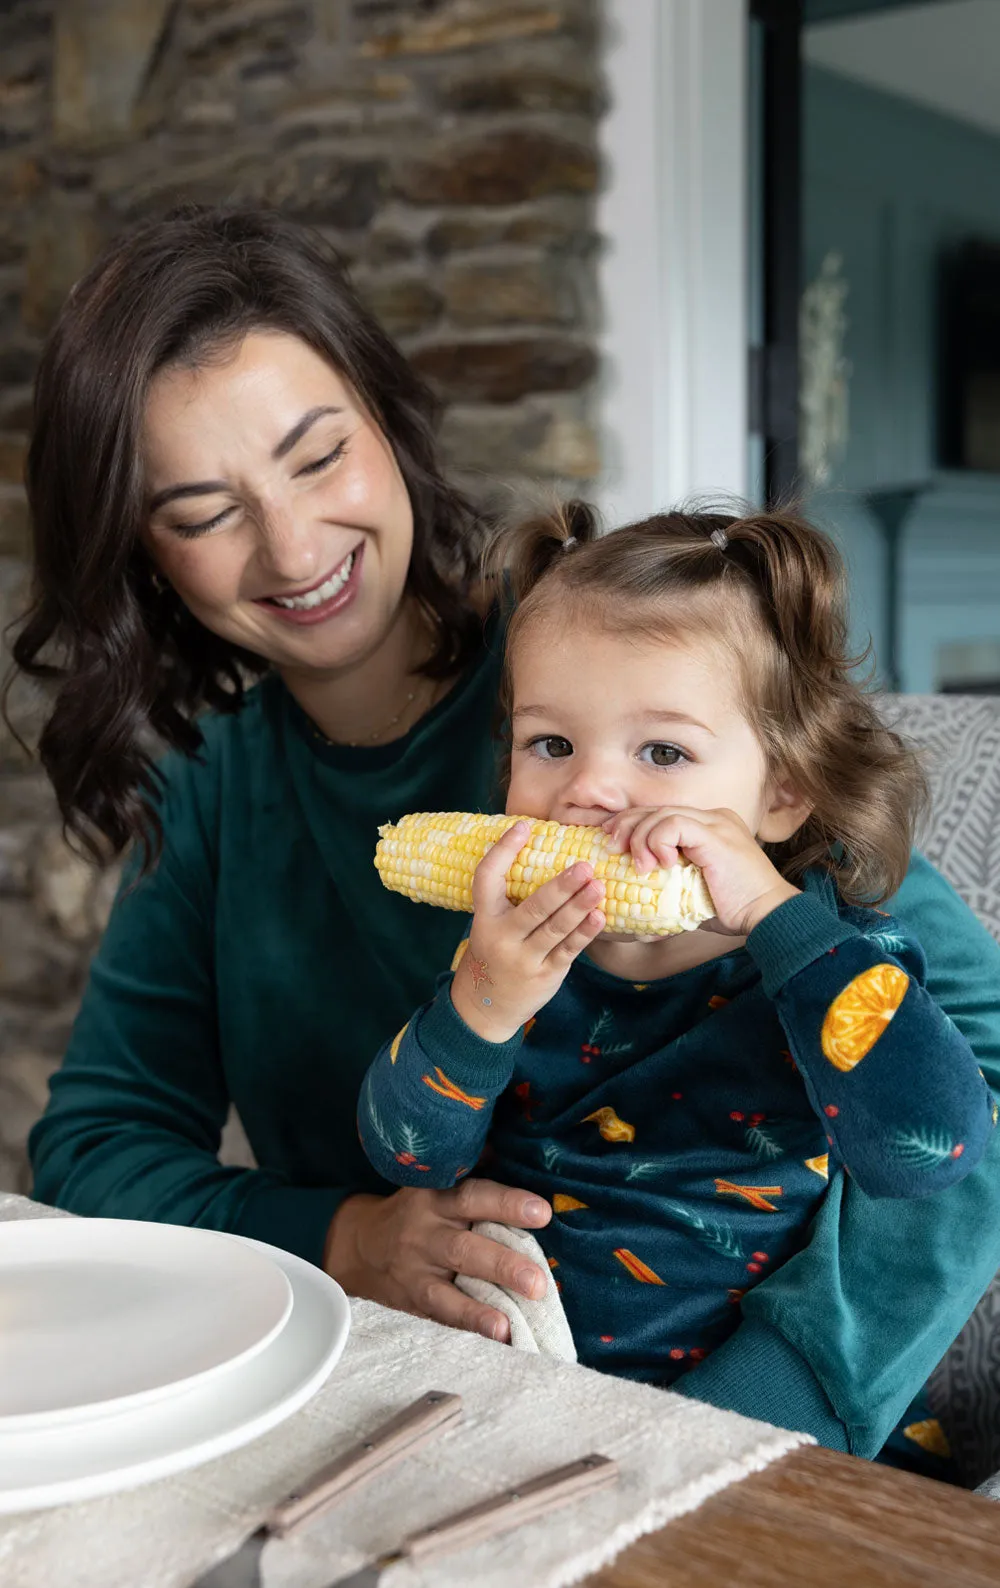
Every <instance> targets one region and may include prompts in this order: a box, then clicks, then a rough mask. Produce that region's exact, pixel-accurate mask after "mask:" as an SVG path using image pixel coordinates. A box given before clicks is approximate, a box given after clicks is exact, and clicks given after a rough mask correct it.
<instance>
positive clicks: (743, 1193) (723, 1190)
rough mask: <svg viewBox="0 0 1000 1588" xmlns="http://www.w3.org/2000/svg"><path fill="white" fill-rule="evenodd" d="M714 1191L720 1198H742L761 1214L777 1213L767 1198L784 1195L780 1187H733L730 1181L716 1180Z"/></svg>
mask: <svg viewBox="0 0 1000 1588" xmlns="http://www.w3.org/2000/svg"><path fill="white" fill-rule="evenodd" d="M715 1191H716V1195H717V1196H720V1197H721V1196H734V1197H742V1198H743V1200H744V1201H745V1202H749V1204H750V1206H751V1207H752V1208H759V1209H760V1211H761V1213H777V1211H778V1210H777V1208H776V1207H775V1205H774V1203H773V1202H770V1201H768V1198H769V1197H780V1196H783V1195H784V1190H783V1188H782V1187H781V1186H780V1185H734V1184H733V1182H732V1181H731V1180H716V1182H715Z"/></svg>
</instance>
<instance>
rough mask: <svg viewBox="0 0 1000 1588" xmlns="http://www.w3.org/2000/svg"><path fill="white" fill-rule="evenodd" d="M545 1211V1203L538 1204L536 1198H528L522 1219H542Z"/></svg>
mask: <svg viewBox="0 0 1000 1588" xmlns="http://www.w3.org/2000/svg"><path fill="white" fill-rule="evenodd" d="M547 1211H548V1209H547V1207H546V1205H545V1203H544V1202H540V1201H539V1199H538V1198H537V1197H529V1198H528V1200H527V1202H526V1203H525V1204H524V1217H525V1218H526V1219H543V1218H544V1217H545V1215H546V1213H547Z"/></svg>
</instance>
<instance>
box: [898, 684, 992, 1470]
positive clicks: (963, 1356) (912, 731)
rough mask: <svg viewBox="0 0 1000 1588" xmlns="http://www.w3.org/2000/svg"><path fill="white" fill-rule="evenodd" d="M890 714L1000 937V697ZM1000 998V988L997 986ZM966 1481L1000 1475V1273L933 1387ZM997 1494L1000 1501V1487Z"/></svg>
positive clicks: (952, 874)
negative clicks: (916, 751)
mask: <svg viewBox="0 0 1000 1588" xmlns="http://www.w3.org/2000/svg"><path fill="white" fill-rule="evenodd" d="M883 716H884V717H885V720H886V721H887V722H890V723H892V725H893V727H895V728H896V729H897V730H898V732H899V733H901V734H903V735H904V737H905V738H907V739H909V740H911V741H913V742H914V743H916V744H918V745H920V746H921V748H923V749H924V750H925V751H926V752H927V754H926V757H925V761H924V765H925V770H926V772H927V775H928V778H929V780H930V783H931V794H932V804H931V813H930V820H929V822H928V824H927V825H926V826H925V829H924V831H923V832H922V833H921V835H920V841H921V847H922V848H923V850H924V853H925V854H926V855H927V857H928V859H930V860H932V861H933V862H934V864H935V865H936V866H937V867H938V868H939V869H940V870H941V871H942V872H943V873H944V875H945V876H946V877H947V878H948V881H949V882H950V883H951V884H952V886H953V887H954V888H956V889H957V890H958V892H959V893H960V894H961V895H962V898H963V899H964V900H965V901H966V903H967V904H968V905H970V907H971V908H972V909H973V910H974V911H975V912H976V914H977V915H978V917H979V919H980V920H981V921H982V923H983V925H984V926H986V927H988V928H989V930H990V931H991V932H992V933H993V936H994V937H995V938H997V939H998V940H1000V697H995V696H977V695H888V696H885V697H884V701H883ZM997 996H998V997H1000V987H998V989H997ZM927 1388H928V1396H929V1399H930V1402H931V1407H932V1409H933V1411H934V1413H935V1415H936V1416H937V1417H938V1419H939V1421H940V1422H941V1423H942V1425H943V1426H944V1428H945V1431H946V1433H947V1435H948V1439H949V1442H950V1444H951V1448H952V1452H953V1454H954V1456H955V1460H956V1462H957V1465H958V1469H959V1472H960V1474H961V1477H962V1481H963V1482H964V1483H967V1484H968V1485H969V1487H970V1488H972V1487H975V1485H977V1484H979V1483H982V1482H983V1480H984V1479H985V1478H987V1477H989V1475H990V1474H991V1473H997V1472H998V1469H1000V1275H998V1276H997V1278H996V1279H994V1281H993V1283H992V1284H991V1285H990V1288H989V1289H988V1290H987V1292H986V1294H985V1296H984V1297H983V1299H982V1301H981V1302H980V1303H979V1305H978V1307H977V1308H976V1310H975V1312H974V1313H973V1314H972V1317H971V1318H970V1319H969V1321H968V1323H967V1324H966V1326H965V1328H964V1329H963V1330H962V1332H961V1334H960V1335H959V1336H958V1339H957V1340H956V1341H955V1343H954V1345H953V1346H952V1347H951V1349H950V1350H949V1351H948V1353H947V1355H946V1356H945V1357H944V1359H943V1361H942V1362H941V1363H940V1364H939V1366H938V1367H937V1368H936V1369H935V1371H934V1373H933V1375H932V1377H931V1380H930V1383H929V1384H928V1387H927ZM995 1487H996V1489H997V1492H996V1493H991V1494H990V1498H1000V1484H997V1485H995Z"/></svg>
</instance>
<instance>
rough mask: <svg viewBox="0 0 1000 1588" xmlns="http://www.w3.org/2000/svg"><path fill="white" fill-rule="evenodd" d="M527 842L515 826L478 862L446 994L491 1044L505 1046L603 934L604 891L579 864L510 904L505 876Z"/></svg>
mask: <svg viewBox="0 0 1000 1588" xmlns="http://www.w3.org/2000/svg"><path fill="white" fill-rule="evenodd" d="M527 837H528V826H527V823H526V822H518V823H517V824H516V825H515V826H514V827H511V828H510V830H509V831H508V832H506V833H504V835H503V837H502V838H499V839H498V840H497V842H496V843H495V844H494V845H493V848H492V849H491V850H490V851H489V853H488V854H487V855H486V856H485V857H484V858H483V859H482V860H481V861H480V862H479V866H478V867H477V869H476V875H475V877H474V879H473V883H472V902H473V908H474V910H475V915H474V917H473V922H472V932H471V934H470V937H469V947H468V949H467V951H466V953H465V954H464V955H463V957H462V959H461V961H460V962H459V966H458V969H457V970H456V972H455V978H454V981H453V982H452V987H451V1001H452V1003H453V1004H454V1005H455V1008H456V1009H457V1011H458V1013H459V1014H460V1015H461V1017H462V1019H463V1020H464V1021H465V1023H466V1025H467V1026H471V1028H472V1030H473V1031H475V1032H478V1034H479V1035H480V1036H481V1037H485V1038H486V1039H487V1041H489V1042H506V1041H507V1040H508V1039H509V1038H510V1037H512V1036H513V1035H514V1033H515V1032H516V1031H517V1030H518V1028H519V1027H520V1026H523V1025H524V1023H525V1021H526V1020H530V1019H531V1016H532V1015H534V1014H537V1013H538V1011H539V1009H541V1008H542V1006H543V1004H547V1003H548V1001H549V999H550V998H552V997H554V996H555V994H556V992H557V991H558V990H559V988H560V987H561V986H562V983H563V981H564V980H565V978H566V972H567V971H568V970H569V968H570V966H571V965H572V963H573V961H574V960H575V959H576V956H577V955H578V954H579V953H581V952H582V950H583V949H585V948H586V946H587V944H588V943H592V942H593V940H594V938H595V937H597V935H598V933H599V932H601V931H603V929H604V915H603V914H602V912H601V911H600V910H599V909H595V905H596V904H597V903H598V902H599V901H600V900H601V899H602V898H603V890H602V888H601V885H600V883H598V882H595V881H594V880H593V878H594V871H593V867H592V866H589V865H586V864H585V863H584V862H582V861H580V862H578V863H577V864H576V865H575V866H570V867H569V868H568V870H566V871H563V872H561V873H560V874H559V876H558V877H553V878H552V879H551V881H549V882H546V883H545V884H544V885H543V886H542V887H540V888H539V889H538V891H537V893H533V894H532V895H531V897H530V898H528V899H524V900H522V902H521V903H520V904H511V903H510V901H509V899H508V898H507V873H508V871H509V870H510V868H511V866H512V865H513V864H514V862H515V860H516V859H517V856H518V852H519V850H520V849H522V848H523V846H524V843H525V840H526V839H527Z"/></svg>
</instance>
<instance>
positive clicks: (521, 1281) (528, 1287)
mask: <svg viewBox="0 0 1000 1588" xmlns="http://www.w3.org/2000/svg"><path fill="white" fill-rule="evenodd" d="M514 1279H515V1282H516V1284H517V1288H518V1290H519V1291H520V1292H521V1294H522V1296H533V1295H534V1294H535V1285H536V1283H537V1281H538V1274H537V1272H536V1270H535V1269H534V1268H519V1269H518V1271H517V1273H516V1274H515V1276H514Z"/></svg>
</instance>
